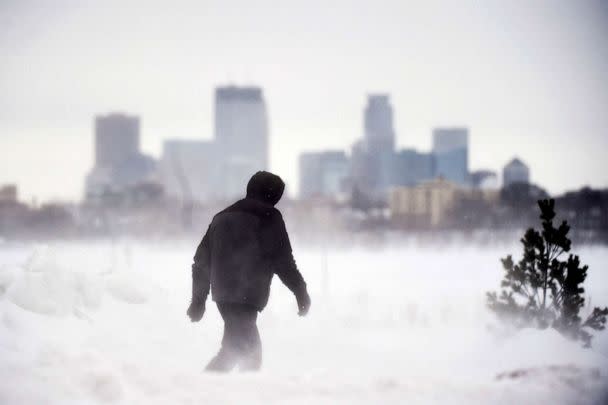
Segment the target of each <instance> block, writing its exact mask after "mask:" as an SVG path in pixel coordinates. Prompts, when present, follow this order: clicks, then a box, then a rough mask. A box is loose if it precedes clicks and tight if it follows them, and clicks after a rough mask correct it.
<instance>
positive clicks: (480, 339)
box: [0, 242, 608, 404]
mask: <svg viewBox="0 0 608 405" xmlns="http://www.w3.org/2000/svg"><path fill="white" fill-rule="evenodd" d="M194 245H195V242H193V244H192V246H186V245H184V244H170V245H169V244H167V245H152V244H133V243H128V242H124V243H119V244H109V243H108V244H101V243H97V244H77V243H72V244H58V245H55V246H52V247H45V246H38V247H31V246H22V247H10V246H8V247H7V246H4V247H3V248H2V250H0V357H1V358H2V362H0V376H1V377H2V378H0V403H26V404H27V403H41V402H43V403H57V404H64V403H79V404H80V403H119V404H136V403H146V404H150V403H159V404H162V403H242V402H244V401H249V403H281V404H283V403H327V404H339V403H344V404H353V403H404V402H413V403H423V404H424V403H442V404H444V403H475V402H477V403H504V404H507V403H509V404H511V403H530V404H532V403H545V402H549V401H551V402H553V403H564V404H568V403H594V402H595V403H598V404H599V403H602V401H604V400H605V399H606V398H608V397H606V388H607V384H606V381H607V376H608V361H606V360H607V355H608V337H607V336H606V335H608V334H607V333H600V334H598V335H597V336H596V338H595V339H594V342H593V348H592V349H584V348H582V347H581V346H580V344H577V343H574V342H571V341H569V340H566V339H564V338H563V337H562V336H561V335H559V334H558V333H557V332H555V331H553V330H550V329H549V330H545V331H538V330H530V329H528V330H522V331H519V332H513V333H512V334H511V335H509V336H505V335H503V334H497V333H495V328H493V325H494V322H493V318H492V317H491V315H490V314H489V313H488V312H487V311H486V309H485V307H484V303H485V296H484V293H485V291H487V290H489V289H495V288H496V287H497V285H498V283H499V280H500V277H501V273H500V263H499V262H498V258H499V257H502V256H504V254H505V252H510V251H514V249H502V248H501V249H498V248H491V249H486V250H483V251H482V250H477V249H473V248H463V247H461V246H453V247H443V248H442V249H441V252H440V254H438V252H437V250H436V249H429V248H419V247H416V246H414V245H406V246H396V247H391V248H386V249H383V250H377V251H375V252H370V251H363V250H356V251H331V250H330V251H329V252H327V256H326V257H323V255H324V253H323V252H318V251H307V252H303V251H300V250H298V249H297V248H296V249H295V252H296V259H298V263H299V265H300V268H301V270H302V272H303V274H304V276H305V278H306V279H307V282H308V284H309V288H310V291H311V296H312V299H313V306H312V309H311V313H310V315H309V316H308V317H307V318H299V317H298V316H297V315H296V304H295V299H294V298H293V297H292V296H291V295H290V293H289V291H288V290H287V289H286V288H284V287H282V286H281V285H280V282H279V281H278V280H276V279H275V282H274V283H273V287H272V295H271V299H270V304H269V307H268V308H267V310H266V311H265V312H263V313H262V315H261V316H260V331H261V335H262V341H263V347H264V366H263V371H262V372H260V373H256V374H238V373H234V374H231V375H227V376H218V375H209V374H205V373H203V372H202V369H203V366H204V364H205V362H206V361H207V360H208V359H209V358H210V357H211V356H212V355H213V354H214V353H215V351H216V350H217V349H218V347H219V340H220V338H221V329H222V325H221V320H220V318H219V316H218V314H217V310H216V308H215V307H214V305H212V304H211V303H208V305H207V313H206V314H205V317H204V318H203V320H202V321H201V322H200V323H199V324H191V323H190V322H189V320H188V319H187V317H186V315H185V311H186V308H187V305H188V301H189V298H190V297H189V295H190V267H189V264H190V260H191V256H192V253H193V249H194ZM580 253H581V257H582V258H583V260H584V261H585V262H586V263H589V265H590V271H589V279H588V281H587V285H588V288H587V293H588V295H589V296H590V297H591V299H592V300H593V303H594V304H606V302H601V300H605V299H607V298H606V297H608V282H607V281H608V275H607V274H605V272H603V270H604V269H603V266H604V263H606V260H607V259H608V249H604V248H602V249H599V248H595V249H591V248H589V249H585V250H584V251H582V252H580ZM322 263H327V273H326V274H324V269H323V265H322ZM372 275H373V277H372Z"/></svg>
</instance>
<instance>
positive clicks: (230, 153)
mask: <svg viewBox="0 0 608 405" xmlns="http://www.w3.org/2000/svg"><path fill="white" fill-rule="evenodd" d="M215 140H216V142H217V147H218V149H217V151H218V153H219V155H220V156H221V161H220V164H221V172H222V177H223V182H222V184H221V191H222V196H223V197H224V198H227V199H232V198H235V197H239V196H242V195H244V190H245V186H246V184H247V181H248V180H249V178H250V177H251V176H252V175H253V174H254V173H255V172H257V171H258V170H266V169H268V118H267V111H266V103H265V101H264V97H263V94H262V89H260V88H259V87H237V86H226V87H218V88H217V89H216V90H215Z"/></svg>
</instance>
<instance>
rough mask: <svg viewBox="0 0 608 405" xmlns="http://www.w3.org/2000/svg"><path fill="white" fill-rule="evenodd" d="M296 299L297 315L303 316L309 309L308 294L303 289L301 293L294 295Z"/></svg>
mask: <svg viewBox="0 0 608 405" xmlns="http://www.w3.org/2000/svg"><path fill="white" fill-rule="evenodd" d="M296 301H298V315H300V316H305V315H306V314H307V313H308V310H309V309H310V295H308V292H307V291H306V290H304V291H303V292H302V293H300V294H298V295H296Z"/></svg>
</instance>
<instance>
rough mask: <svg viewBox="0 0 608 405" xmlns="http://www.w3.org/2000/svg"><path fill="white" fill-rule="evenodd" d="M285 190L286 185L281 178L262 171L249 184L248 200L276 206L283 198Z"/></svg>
mask: <svg viewBox="0 0 608 405" xmlns="http://www.w3.org/2000/svg"><path fill="white" fill-rule="evenodd" d="M284 190H285V183H284V182H283V180H281V178H280V177H279V176H277V175H276V174H272V173H270V172H265V171H260V172H257V173H256V174H254V175H253V176H251V179H250V180H249V183H247V198H251V199H254V200H257V201H260V202H263V203H265V204H269V205H275V204H276V203H278V202H279V200H280V199H281V197H282V196H283V191H284Z"/></svg>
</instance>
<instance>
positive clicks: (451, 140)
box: [433, 128, 469, 185]
mask: <svg viewBox="0 0 608 405" xmlns="http://www.w3.org/2000/svg"><path fill="white" fill-rule="evenodd" d="M433 155H434V156H435V176H436V177H443V178H444V179H446V180H449V181H451V182H454V183H456V184H460V185H468V183H469V130H468V128H436V129H434V130H433Z"/></svg>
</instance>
